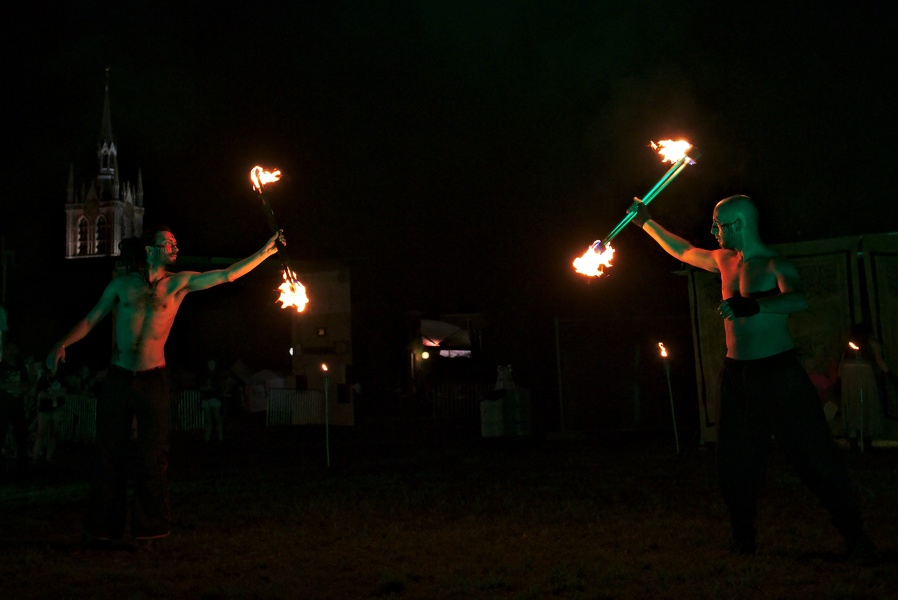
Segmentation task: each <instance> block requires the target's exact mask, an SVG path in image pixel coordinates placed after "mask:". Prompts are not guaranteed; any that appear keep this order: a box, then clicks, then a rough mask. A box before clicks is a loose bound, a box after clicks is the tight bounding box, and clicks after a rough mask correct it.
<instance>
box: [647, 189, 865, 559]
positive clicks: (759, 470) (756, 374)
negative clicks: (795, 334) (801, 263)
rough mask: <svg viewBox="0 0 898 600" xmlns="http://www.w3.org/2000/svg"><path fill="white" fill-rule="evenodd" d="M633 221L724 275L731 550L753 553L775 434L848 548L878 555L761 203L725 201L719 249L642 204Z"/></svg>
mask: <svg viewBox="0 0 898 600" xmlns="http://www.w3.org/2000/svg"><path fill="white" fill-rule="evenodd" d="M629 214H631V215H633V219H632V222H633V223H634V224H635V225H636V226H638V227H640V228H641V229H643V230H644V231H645V232H646V233H648V234H649V235H650V236H651V237H652V239H654V240H655V241H656V242H657V243H658V244H659V245H660V246H661V247H662V248H663V249H664V250H665V251H666V252H667V253H668V254H670V255H671V256H673V257H675V258H677V259H679V260H681V261H683V262H685V263H687V264H690V265H692V266H693V267H696V268H699V269H704V270H706V271H710V272H712V273H719V274H720V279H721V295H722V298H723V302H721V304H720V306H719V308H718V312H719V314H720V318H721V319H722V320H723V327H724V331H725V332H726V347H727V353H726V359H725V361H724V367H723V373H722V376H721V380H720V381H721V383H720V411H719V417H718V445H717V453H718V466H719V476H720V485H721V491H722V493H723V498H724V500H725V501H726V504H727V506H728V508H729V513H730V521H731V526H732V535H733V537H732V549H733V550H734V551H736V552H738V553H742V554H751V553H754V551H755V545H756V540H755V537H756V535H755V534H756V532H755V516H756V504H757V498H758V495H759V493H760V491H761V488H762V485H763V482H764V478H765V472H766V463H767V455H768V451H769V447H770V438H771V436H773V437H774V438H775V439H776V441H777V443H778V444H779V445H780V446H781V448H782V450H783V452H784V454H785V455H786V456H787V458H788V459H789V461H790V462H791V463H792V465H793V467H794V468H795V470H796V472H797V474H798V476H799V477H800V478H801V480H802V481H803V482H804V483H805V484H806V485H807V486H808V487H809V488H810V489H811V491H812V492H814V494H815V495H816V496H817V498H818V499H819V500H820V503H821V504H822V505H823V506H824V507H825V508H826V509H827V510H828V511H829V512H830V514H831V515H832V522H833V524H834V525H835V526H836V528H837V529H838V531H839V533H841V534H842V537H843V538H844V540H845V543H846V549H847V553H848V556H849V557H850V558H851V559H854V560H858V561H861V562H865V563H868V562H875V561H876V560H878V554H877V551H876V548H875V546H874V545H873V543H872V542H871V540H870V538H869V537H868V536H867V534H866V533H865V531H864V527H863V523H862V520H861V515H860V511H859V509H858V506H857V502H856V500H855V497H854V493H853V492H852V490H851V487H850V484H849V479H848V473H847V470H846V468H845V466H844V464H843V462H842V459H841V456H840V455H839V450H838V449H837V447H836V445H835V444H834V443H833V440H832V436H831V434H830V430H829V426H828V425H827V423H826V418H825V416H824V414H823V411H822V410H821V408H820V402H819V400H818V399H817V393H816V390H815V388H814V385H813V383H812V382H811V380H810V378H809V377H808V375H807V373H806V372H805V370H804V368H803V366H802V364H801V362H800V361H799V360H798V357H797V356H796V352H795V347H794V344H793V341H792V337H791V336H790V334H789V330H788V327H787V324H788V320H789V315H790V314H792V313H794V312H799V311H803V310H805V309H806V308H807V299H806V298H805V295H804V294H803V293H802V292H801V289H800V285H799V278H798V273H797V271H796V269H795V267H794V266H793V264H792V263H791V262H789V261H788V260H787V259H785V258H783V257H782V256H779V255H778V254H776V252H774V251H773V250H772V249H771V248H770V247H768V246H767V245H766V244H765V243H764V242H763V241H762V240H761V237H760V235H759V233H758V211H757V209H756V207H755V204H754V202H753V201H752V200H751V199H749V198H748V197H747V196H731V197H729V198H726V199H724V200H721V201H720V202H718V203H717V206H716V207H715V208H714V213H713V220H712V221H711V235H713V236H714V238H715V239H716V240H717V243H718V245H719V246H720V248H719V249H717V250H704V249H701V248H696V247H694V246H693V245H692V244H690V243H689V242H687V241H686V240H684V239H683V238H681V237H678V236H676V235H674V234H673V233H671V232H669V231H668V230H666V229H665V228H663V227H662V226H661V225H659V224H658V223H657V222H656V221H654V220H653V219H652V218H651V215H649V213H648V209H647V207H646V206H645V204H644V203H642V202H640V201H636V202H634V203H633V206H632V207H631V208H630V211H629Z"/></svg>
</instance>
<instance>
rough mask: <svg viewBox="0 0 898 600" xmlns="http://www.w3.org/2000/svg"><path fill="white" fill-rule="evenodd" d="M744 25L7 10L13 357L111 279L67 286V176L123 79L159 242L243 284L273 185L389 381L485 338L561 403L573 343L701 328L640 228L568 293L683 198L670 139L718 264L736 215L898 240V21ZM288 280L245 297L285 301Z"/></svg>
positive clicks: (818, 19)
mask: <svg viewBox="0 0 898 600" xmlns="http://www.w3.org/2000/svg"><path fill="white" fill-rule="evenodd" d="M723 4H729V3H718V2H691V3H673V2H656V1H651V2H619V3H609V2H561V3H560V2H550V1H519V2H457V1H452V2H449V1H435V0H428V1H421V2H415V1H406V2H394V1H388V2H360V1H357V2H294V3H283V4H281V3H277V4H267V3H261V4H254V5H253V6H252V8H250V6H249V5H241V6H239V7H231V6H229V5H227V4H220V5H208V6H203V7H191V6H177V7H173V6H164V5H160V4H159V3H149V2H132V3H129V6H127V7H125V6H122V5H120V4H115V3H100V2H85V3H69V4H67V5H66V4H63V5H59V4H50V3H47V4H43V3H36V4H32V5H30V6H29V7H23V6H22V5H21V4H15V5H10V6H5V7H4V8H3V9H2V22H3V25H2V27H3V36H2V37H3V42H2V43H3V58H2V69H3V72H2V76H3V81H4V85H3V99H4V103H3V106H4V108H3V109H2V110H3V111H4V118H3V119H2V137H3V140H4V144H3V145H4V148H5V153H6V158H5V160H3V161H2V163H0V164H2V169H3V181H4V186H3V187H4V191H3V198H2V209H0V210H2V212H0V232H2V235H3V237H4V240H5V245H6V248H7V250H11V251H12V252H13V254H11V255H10V257H9V271H8V275H9V276H8V282H7V285H8V288H7V307H8V311H9V314H10V320H11V326H12V332H13V334H14V335H15V336H16V337H18V338H19V339H27V341H28V343H29V344H31V345H32V346H33V349H34V351H36V352H40V353H43V352H44V351H45V349H46V348H47V347H49V345H50V344H51V343H52V342H53V341H54V340H55V339H57V338H58V337H59V336H60V335H62V333H64V331H65V330H66V329H67V328H68V327H70V326H71V324H72V323H73V322H74V320H76V319H77V318H79V317H81V316H83V314H84V313H85V312H86V311H87V310H88V309H89V308H90V307H91V306H92V304H93V302H95V301H96V299H97V298H98V296H99V292H100V290H101V289H102V286H103V285H104V283H105V282H106V281H108V277H109V271H108V269H107V268H106V267H104V266H101V262H94V261H68V262H67V261H64V260H63V259H62V256H63V252H64V249H63V244H64V240H65V234H64V224H65V220H64V219H65V215H64V211H63V205H64V202H65V190H66V184H67V181H68V171H69V167H70V165H72V166H73V167H74V172H75V181H76V185H77V186H79V187H80V185H81V183H83V182H87V181H89V179H90V178H91V177H93V176H94V175H95V174H96V170H97V159H96V141H97V138H98V134H99V129H100V118H101V109H102V105H103V89H104V85H105V78H106V74H105V69H106V68H107V67H108V68H109V69H110V72H109V82H110V83H109V86H110V87H109V90H110V98H111V107H112V126H113V132H114V134H115V136H116V139H117V142H118V151H119V169H120V173H121V176H122V180H123V181H130V182H131V183H132V184H134V183H136V179H137V171H138V169H140V170H141V172H142V174H143V183H144V189H145V194H146V200H145V202H146V210H147V213H146V217H145V225H147V226H151V225H154V224H156V223H159V222H165V223H168V224H169V225H170V226H171V227H172V228H173V229H174V231H175V234H176V236H177V237H178V240H179V243H180V245H181V252H182V254H184V255H192V256H235V257H242V256H245V255H247V254H249V253H251V252H253V251H255V250H256V249H257V248H258V247H259V246H260V245H261V244H262V242H263V241H264V240H265V239H266V238H267V236H268V231H267V226H266V222H265V220H264V218H263V216H262V213H261V211H260V210H259V207H258V202H257V199H256V198H255V196H254V194H253V192H252V190H251V187H250V184H249V180H248V174H249V170H250V169H251V168H252V167H253V166H254V165H256V164H262V165H265V166H270V167H278V168H280V169H281V170H282V171H283V173H284V174H285V178H284V180H283V181H282V182H280V183H279V184H278V185H277V186H276V187H273V188H272V189H271V192H270V195H271V201H272V204H273V206H274V210H275V212H276V214H277V216H278V220H279V223H280V225H281V226H282V227H283V228H284V229H285V230H286V231H287V236H288V240H289V243H290V248H291V252H292V254H293V255H294V256H296V257H300V258H303V259H346V260H351V261H352V263H353V265H354V267H353V268H354V271H353V287H354V293H355V295H356V301H357V303H356V309H357V311H358V314H359V315H361V318H362V319H363V320H364V322H365V324H366V325H365V326H364V327H363V330H364V331H365V332H367V334H369V335H368V339H367V340H362V339H360V340H358V343H357V348H361V349H364V350H366V351H367V352H371V353H377V350H378V349H379V351H380V352H379V353H380V354H389V355H391V356H392V355H394V353H395V355H396V356H401V345H402V344H404V343H405V341H406V340H405V335H406V331H405V325H406V315H407V314H408V313H409V311H419V313H421V314H424V315H432V316H436V315H438V314H440V313H451V312H486V313H488V314H489V315H491V318H492V323H493V326H492V331H491V334H490V335H491V338H490V344H491V347H492V349H493V356H492V358H494V359H495V361H497V362H512V363H515V364H516V365H521V368H519V369H517V370H518V371H519V372H521V373H526V374H527V375H526V378H527V379H542V380H544V381H549V382H551V378H552V377H553V376H554V369H555V366H554V359H555V357H554V339H553V323H554V318H555V317H560V318H573V317H577V318H594V317H601V318H607V317H608V315H616V314H626V315H627V316H628V318H639V317H640V316H645V317H646V318H648V319H656V318H662V317H675V318H680V317H682V318H684V319H687V321H686V322H687V323H688V297H687V291H686V285H685V280H684V279H683V278H682V277H678V276H676V275H673V274H672V271H675V270H676V269H678V268H679V264H678V263H677V262H676V261H674V260H673V259H671V258H670V257H668V256H667V255H666V254H664V253H663V252H662V251H661V250H660V249H659V248H657V247H656V246H654V245H653V243H652V242H651V240H650V239H649V238H648V237H647V236H645V235H643V234H641V233H639V232H637V231H635V230H633V229H632V228H631V229H630V230H627V231H625V232H623V233H622V234H621V235H620V236H619V237H618V238H617V239H616V240H615V246H616V248H617V251H618V252H617V255H616V259H615V266H614V267H613V268H612V269H610V270H609V272H608V274H607V275H606V276H605V277H603V278H600V279H597V280H587V279H585V278H583V277H581V276H579V275H576V274H575V273H574V272H573V270H572V268H571V267H570V263H571V261H572V260H573V258H574V257H576V256H578V255H580V254H581V253H582V252H583V251H584V250H585V248H586V246H587V245H588V244H589V243H590V242H592V241H593V240H594V239H596V238H598V237H601V236H603V235H605V234H606V233H607V232H608V231H610V230H611V229H612V228H613V226H614V225H615V224H616V223H617V222H618V221H619V220H620V218H621V217H622V215H623V213H624V211H625V209H626V208H627V206H628V205H629V202H630V200H631V198H632V197H633V196H634V195H642V194H644V193H645V192H646V191H648V189H649V188H651V186H652V185H653V184H654V183H655V182H656V181H657V180H658V178H659V177H660V176H661V175H662V174H663V173H664V172H665V171H666V167H665V166H664V165H662V164H661V163H660V161H659V159H658V157H657V156H656V155H655V154H653V153H652V152H651V150H650V149H649V148H648V143H649V141H650V140H659V139H664V138H674V139H677V138H680V137H684V138H687V139H689V140H691V141H692V142H693V143H695V144H696V146H698V147H699V149H700V150H701V153H702V154H701V158H700V160H699V162H698V164H697V165H696V166H694V167H691V168H689V169H688V170H687V171H686V172H685V173H684V174H683V175H682V176H681V177H680V178H679V179H678V180H677V181H676V182H675V183H673V184H672V185H671V186H670V187H669V188H668V189H667V190H665V191H664V192H663V193H662V194H661V195H660V196H659V197H658V199H657V200H656V201H655V202H654V203H653V204H652V212H653V214H654V216H655V217H657V219H658V220H659V221H660V222H662V223H663V224H664V225H665V226H667V227H669V228H670V229H672V230H673V231H676V232H678V233H679V234H681V235H683V236H684V237H686V238H687V239H690V240H692V241H693V242H694V243H696V244H698V245H702V246H705V247H712V245H713V243H714V242H713V240H712V239H711V237H710V235H709V234H708V229H709V225H710V220H711V217H710V215H711V210H712V208H713V206H714V204H715V203H716V202H717V201H718V200H719V199H720V198H722V197H725V196H728V195H732V194H735V193H744V194H748V195H750V196H752V197H753V198H754V199H755V200H756V202H757V203H758V205H759V208H760V211H761V215H762V221H763V225H762V233H763V235H764V236H765V238H766V240H767V241H769V242H788V241H793V240H809V239H823V238H828V237H836V236H843V235H860V234H869V233H881V232H889V231H896V230H898V221H896V216H895V214H896V211H895V209H894V200H895V197H894V183H893V178H894V175H893V173H894V160H895V159H894V155H895V145H894V141H893V140H894V138H895V133H896V127H895V126H894V119H893V115H892V106H891V105H892V98H893V97H892V96H891V95H890V93H889V91H890V90H892V89H893V88H894V87H895V85H894V84H895V75H894V64H895V60H894V59H895V48H894V42H892V41H891V40H893V38H894V36H893V35H892V33H893V32H891V31H890V28H889V26H888V25H887V23H888V22H889V21H888V19H886V14H885V12H884V11H885V10H886V8H885V7H884V6H883V7H882V8H863V7H859V6H857V7H856V6H848V5H847V4H842V5H837V6H824V5H821V4H820V3H814V2H792V3H787V4H784V5H781V6H777V7H776V8H775V9H770V10H762V9H760V8H758V7H756V6H755V5H752V4H747V3H739V4H735V5H733V6H723ZM73 262H79V263H81V264H79V265H72V263H73ZM64 263H65V264H64ZM73 273H74V274H75V277H76V281H77V283H76V284H73V283H71V281H72V277H73ZM269 280H270V277H269V275H265V274H257V273H253V274H252V275H250V276H249V277H248V282H246V283H245V284H244V285H243V287H241V288H238V289H241V290H245V295H246V294H249V295H252V294H258V295H259V302H260V303H267V302H269V301H270V300H271V298H269V295H270V294H271V291H270V290H271V286H270V285H269V283H270V281H269ZM275 285H276V284H275ZM259 290H261V291H259ZM233 293H235V292H221V294H233ZM207 294H220V292H219V291H217V290H216V291H212V292H208V293H207ZM245 295H244V296H242V297H244V298H245ZM216 298H218V300H195V301H194V300H193V299H188V301H187V303H188V304H187V305H186V306H191V304H190V303H191V302H194V305H195V306H196V307H200V306H202V302H222V300H221V298H224V296H216ZM253 301H254V300H253ZM185 308H186V307H185ZM272 310H276V309H272ZM185 318H188V319H189V317H184V316H182V317H180V318H179V324H177V325H176V328H177V327H180V326H181V325H180V321H181V320H183V319H185ZM274 318H275V319H276V317H274ZM222 326H223V327H227V325H226V324H223V325H222ZM195 329H196V328H195V327H194V328H193V329H191V330H190V333H191V335H196V332H195ZM681 330H683V335H684V339H682V340H680V341H679V345H680V347H683V348H687V347H689V346H691V339H689V334H690V332H689V330H688V325H687V326H686V327H685V328H681ZM178 334H179V332H178V330H177V329H176V330H175V331H174V332H173V337H176V336H177V335H178ZM98 337H101V336H99V335H98ZM597 343H601V340H597ZM252 344H254V345H255V346H256V347H254V348H251V349H250V350H251V351H252V352H253V354H254V355H255V356H256V357H258V358H259V362H265V361H266V360H268V362H271V361H275V362H276V361H277V360H282V353H281V350H278V352H279V353H280V354H277V356H278V357H281V358H277V359H275V358H271V359H270V360H269V359H266V358H265V353H266V351H267V348H266V345H265V342H264V341H262V340H258V339H254V340H253V341H252ZM672 345H674V346H676V345H677V342H675V343H674V344H672ZM169 352H170V354H171V353H174V355H175V357H176V358H177V359H178V360H181V361H185V362H187V361H190V360H195V359H196V357H195V356H194V357H188V356H178V349H177V347H172V345H171V344H170V350H169ZM272 352H274V351H272ZM690 353H691V352H690ZM363 362H364V361H363ZM258 366H260V367H261V366H265V365H263V364H260V365H258ZM364 368H365V367H364V365H359V369H361V370H364ZM516 368H517V367H516ZM688 373H689V371H688V369H687V375H688ZM520 378H521V376H520V375H519V379H520ZM524 383H528V382H527V381H526V380H525V381H524ZM530 383H531V384H532V383H533V382H532V381H531V382H530Z"/></svg>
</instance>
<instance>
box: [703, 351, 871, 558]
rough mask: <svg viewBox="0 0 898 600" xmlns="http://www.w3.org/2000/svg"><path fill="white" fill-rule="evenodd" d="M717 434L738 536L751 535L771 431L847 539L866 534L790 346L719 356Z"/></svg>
mask: <svg viewBox="0 0 898 600" xmlns="http://www.w3.org/2000/svg"><path fill="white" fill-rule="evenodd" d="M718 434H719V435H718V447H717V452H718V468H719V474H720V485H721V491H722V493H723V498H724V500H725V502H726V504H727V506H728V508H729V511H730V519H731V522H732V527H733V536H734V538H735V539H736V540H739V541H753V540H754V537H755V516H756V505H757V499H758V495H759V494H760V491H761V488H762V486H763V484H764V479H765V477H766V473H767V456H768V452H769V449H770V437H771V435H772V436H773V437H774V438H775V439H776V441H777V443H778V444H779V446H780V447H781V448H782V450H783V452H784V454H785V455H786V458H787V459H788V460H789V462H790V463H791V464H792V466H793V468H794V469H795V471H796V473H797V474H798V476H799V477H800V478H801V480H802V481H803V482H804V484H805V485H807V486H808V487H809V488H810V489H811V491H812V492H813V493H814V494H815V495H816V496H817V498H818V499H819V501H820V503H821V504H822V505H823V506H824V507H825V508H826V509H827V510H828V511H829V512H830V514H831V516H832V521H833V524H834V525H835V526H836V528H837V529H838V530H839V532H840V533H841V534H842V535H843V536H844V537H845V538H846V540H849V541H852V540H856V539H857V538H858V537H860V536H862V535H864V533H863V524H862V522H861V516H860V511H859V510H858V506H857V502H856V500H855V497H854V493H853V491H852V490H851V486H850V483H849V479H848V472H847V470H846V468H845V465H844V462H843V460H842V457H841V456H840V455H839V449H838V448H837V447H836V445H835V443H834V442H833V439H832V435H831V433H830V430H829V426H828V425H827V423H826V417H825V416H824V414H823V408H822V407H821V405H820V400H819V398H818V397H817V393H816V390H815V389H814V384H813V383H812V382H811V380H810V378H809V377H808V375H807V372H806V371H805V370H804V368H803V367H802V365H801V363H800V362H799V360H798V358H797V357H796V355H795V352H794V351H788V352H784V353H782V354H777V355H774V356H771V357H768V358H763V359H759V360H748V361H740V360H733V359H729V358H728V359H726V360H725V361H724V367H723V372H722V373H721V379H720V418H719V430H718Z"/></svg>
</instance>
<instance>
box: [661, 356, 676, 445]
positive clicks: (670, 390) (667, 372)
mask: <svg viewBox="0 0 898 600" xmlns="http://www.w3.org/2000/svg"><path fill="white" fill-rule="evenodd" d="M658 348H659V349H660V350H661V359H662V360H663V361H664V374H665V375H666V376H667V392H668V394H670V416H671V418H672V419H673V430H674V442H675V443H676V445H677V456H679V455H680V435H679V434H678V433H677V414H676V412H675V411H674V399H673V386H671V385H670V360H669V357H668V356H667V348H665V347H664V344H663V343H662V342H658Z"/></svg>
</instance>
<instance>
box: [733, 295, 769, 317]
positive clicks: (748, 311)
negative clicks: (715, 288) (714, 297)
mask: <svg viewBox="0 0 898 600" xmlns="http://www.w3.org/2000/svg"><path fill="white" fill-rule="evenodd" d="M726 302H727V304H729V305H730V308H732V309H733V316H734V317H753V316H754V315H756V314H758V313H759V312H761V306H760V305H759V304H758V301H757V300H754V299H753V298H743V297H742V296H733V297H732V298H727V299H726Z"/></svg>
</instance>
